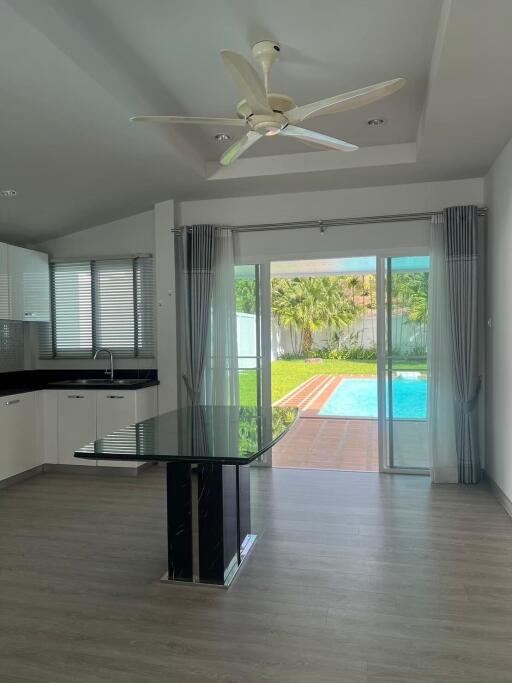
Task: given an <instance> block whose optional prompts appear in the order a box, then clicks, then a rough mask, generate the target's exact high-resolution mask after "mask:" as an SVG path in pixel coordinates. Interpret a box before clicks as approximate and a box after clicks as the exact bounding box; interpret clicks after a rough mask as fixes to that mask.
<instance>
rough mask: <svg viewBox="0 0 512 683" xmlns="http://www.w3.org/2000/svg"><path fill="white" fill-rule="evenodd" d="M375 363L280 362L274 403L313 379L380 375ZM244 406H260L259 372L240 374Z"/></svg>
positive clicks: (410, 364)
mask: <svg viewBox="0 0 512 683" xmlns="http://www.w3.org/2000/svg"><path fill="white" fill-rule="evenodd" d="M394 367H395V369H396V370H400V369H402V370H412V369H414V370H423V371H425V370H426V363H424V362H423V363H421V362H420V363H418V361H402V362H400V363H399V364H396V365H395V366H394ZM376 374H377V362H376V361H374V360H366V361H365V360H324V361H323V362H322V363H318V364H314V363H305V362H304V361H303V360H276V361H274V362H273V363H272V402H274V401H278V400H279V399H280V398H282V397H283V396H285V395H286V394H287V393H288V392H290V391H291V390H292V389H295V387H298V386H299V384H302V383H303V382H305V381H306V380H307V379H309V378H310V377H313V375H376ZM240 402H241V404H242V405H255V404H256V371H255V370H242V371H241V372H240Z"/></svg>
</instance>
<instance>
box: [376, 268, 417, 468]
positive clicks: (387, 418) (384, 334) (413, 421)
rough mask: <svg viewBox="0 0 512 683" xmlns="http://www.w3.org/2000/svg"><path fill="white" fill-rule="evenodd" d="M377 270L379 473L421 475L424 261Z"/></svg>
mask: <svg viewBox="0 0 512 683" xmlns="http://www.w3.org/2000/svg"><path fill="white" fill-rule="evenodd" d="M379 270H380V279H381V288H380V289H381V291H380V294H381V302H383V305H382V306H381V326H380V329H381V334H380V340H379V408H380V436H381V438H380V443H381V469H382V470H383V471H394V472H412V473H414V472H417V473H422V472H425V471H426V470H427V468H428V451H427V441H428V434H427V427H428V413H427V411H428V400H427V394H428V380H427V319H428V277H429V257H428V256H416V257H385V258H382V259H381V263H380V269H379Z"/></svg>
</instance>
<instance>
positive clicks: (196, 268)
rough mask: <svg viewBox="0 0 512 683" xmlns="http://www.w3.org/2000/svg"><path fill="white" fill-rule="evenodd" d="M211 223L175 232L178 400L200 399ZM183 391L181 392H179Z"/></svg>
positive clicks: (210, 288) (212, 254) (212, 242)
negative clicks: (182, 384)
mask: <svg viewBox="0 0 512 683" xmlns="http://www.w3.org/2000/svg"><path fill="white" fill-rule="evenodd" d="M215 232H216V228H215V226H214V225H194V226H191V227H189V228H187V229H184V230H182V231H180V232H178V233H176V259H177V293H178V320H179V365H180V368H181V376H182V379H183V383H184V386H185V391H184V392H183V391H181V392H180V398H181V400H180V403H181V405H182V406H184V405H197V404H199V403H201V398H202V388H203V378H204V370H205V366H206V355H207V344H208V334H209V329H210V316H211V301H212V293H213V288H214V270H215V244H216V240H215ZM183 394H184V395H183Z"/></svg>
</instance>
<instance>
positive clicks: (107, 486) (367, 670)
mask: <svg viewBox="0 0 512 683" xmlns="http://www.w3.org/2000/svg"><path fill="white" fill-rule="evenodd" d="M251 476H252V485H253V517H254V526H255V530H256V531H257V532H258V534H259V540H258V542H257V544H256V547H255V549H254V551H253V553H252V555H251V556H250V558H249V559H248V562H247V565H246V566H245V567H244V570H243V572H242V574H241V576H240V578H239V579H238V581H237V582H236V583H235V585H234V586H233V587H232V588H231V589H230V590H229V591H228V592H225V591H222V590H218V589H217V590H215V589H204V588H197V589H195V588H186V587H183V588H173V587H170V586H164V585H161V584H159V583H158V581H157V578H158V577H159V576H160V575H161V574H162V573H163V571H164V569H165V530H164V514H163V513H164V477H163V470H162V469H161V468H152V469H150V470H147V471H146V472H145V473H144V474H143V475H142V476H141V477H140V478H139V479H138V480H133V479H130V478H124V479H123V478H117V477H116V478H101V479H100V478H97V477H92V476H90V477H89V476H77V475H61V474H45V475H42V476H39V477H37V478H34V479H32V480H30V481H27V482H25V483H22V484H18V485H16V486H13V487H11V488H10V489H6V490H3V491H0V681H1V682H2V683H4V682H9V683H11V682H12V683H19V682H21V681H44V682H48V683H61V682H68V681H69V682H71V681H72V682H78V683H92V682H95V683H96V682H99V681H102V682H105V683H107V682H108V683H113V682H114V683H115V682H117V681H120V682H121V681H122V682H123V683H127V682H137V683H139V682H140V683H151V682H153V681H159V682H160V681H162V682H166V683H169V682H170V683H188V682H189V681H194V682H196V683H203V682H208V681H216V682H218V681H221V682H222V683H242V682H243V683H245V682H247V683H251V682H254V681H272V682H274V681H275V682H279V683H305V682H308V683H309V682H312V683H313V682H314V683H331V682H332V683H340V682H341V683H351V682H354V683H356V682H357V683H359V682H364V683H370V682H372V683H383V682H384V681H386V682H389V683H391V682H393V683H395V682H407V683H415V682H418V681H422V682H423V681H428V682H430V683H432V682H438V683H441V682H442V683H450V682H452V681H459V682H460V683H462V682H464V683H487V682H491V681H492V682H496V681H498V682H501V681H507V682H510V681H511V680H512V646H511V644H512V520H511V519H510V518H509V517H508V516H507V515H506V514H505V512H504V511H503V510H502V509H501V508H500V507H499V505H498V503H497V502H496V501H495V499H494V498H493V497H492V495H491V493H490V492H489V490H488V489H487V488H486V487H485V486H484V485H482V486H480V487H477V488H463V487H456V486H446V487H435V488H431V487H430V484H429V481H428V479H427V478H425V477H412V476H409V477H407V476H390V475H378V474H365V473H353V472H331V471H313V470H308V471H301V470H289V469H281V470H262V469H260V470H255V469H253V470H252V473H251Z"/></svg>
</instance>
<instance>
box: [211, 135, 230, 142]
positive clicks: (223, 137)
mask: <svg viewBox="0 0 512 683" xmlns="http://www.w3.org/2000/svg"><path fill="white" fill-rule="evenodd" d="M213 137H214V138H215V139H216V140H217V142H228V141H229V140H231V135H228V134H227V133H217V135H214V136H213Z"/></svg>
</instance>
